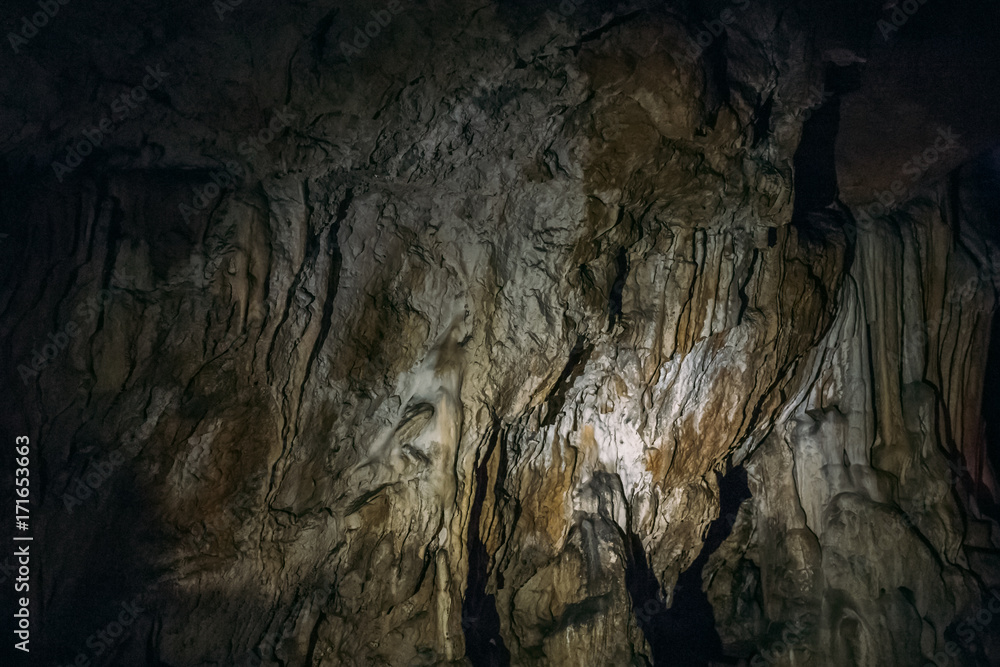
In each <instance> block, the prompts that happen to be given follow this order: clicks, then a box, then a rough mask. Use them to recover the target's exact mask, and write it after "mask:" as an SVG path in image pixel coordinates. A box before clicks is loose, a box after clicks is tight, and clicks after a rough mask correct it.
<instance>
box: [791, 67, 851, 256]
mask: <svg viewBox="0 0 1000 667" xmlns="http://www.w3.org/2000/svg"><path fill="white" fill-rule="evenodd" d="M823 85H824V91H825V93H826V94H827V95H828V97H829V99H828V100H827V101H826V102H824V103H823V104H821V105H820V106H819V107H818V108H817V109H815V110H814V111H813V112H812V115H811V116H810V117H809V118H808V119H807V120H806V121H805V122H804V123H803V124H802V140H801V142H800V143H799V147H798V149H797V150H796V151H795V157H794V158H793V165H794V168H795V183H794V187H795V205H794V207H793V209H792V225H793V226H794V227H795V228H796V229H797V230H798V232H799V234H800V236H801V237H803V238H805V239H807V240H810V241H813V242H817V243H822V242H823V240H824V239H825V237H826V236H827V233H828V232H829V231H831V229H832V228H833V227H834V226H836V225H837V224H838V223H837V222H836V217H835V216H831V215H825V214H824V213H825V211H824V209H827V207H830V206H831V205H834V204H835V203H836V202H837V196H838V194H839V190H838V187H837V163H836V152H835V151H836V143H837V134H838V132H839V131H840V102H841V98H842V96H843V95H845V94H847V93H849V92H851V91H853V90H856V89H857V88H858V86H859V85H860V69H859V68H858V66H857V64H852V65H849V66H846V67H841V66H837V65H834V64H833V63H828V64H827V69H826V76H825V81H824V84H823Z"/></svg>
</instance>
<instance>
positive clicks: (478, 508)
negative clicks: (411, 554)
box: [462, 424, 510, 667]
mask: <svg viewBox="0 0 1000 667" xmlns="http://www.w3.org/2000/svg"><path fill="white" fill-rule="evenodd" d="M500 434H501V430H500V427H499V424H494V427H493V433H492V435H491V437H490V442H489V445H488V446H487V449H486V454H485V455H484V456H483V459H482V461H481V462H480V463H479V466H478V467H477V468H476V495H475V498H474V499H473V502H472V512H471V515H470V517H469V578H468V582H467V585H466V589H465V599H464V600H462V631H463V632H464V633H465V654H466V656H467V657H468V658H469V662H471V663H472V665H473V667H501V666H504V665H510V651H508V650H507V647H506V646H505V645H504V642H503V637H501V636H500V615H499V614H498V613H497V605H496V598H495V597H494V596H493V595H492V594H490V593H487V592H486V584H487V582H488V581H489V563H490V556H489V554H488V553H487V552H486V545H485V544H483V541H482V539H481V538H480V536H479V520H480V517H481V516H482V512H483V501H484V500H485V498H486V485H487V483H488V482H489V470H488V466H489V462H490V457H491V456H492V455H493V450H494V449H496V446H497V443H498V442H499V440H500Z"/></svg>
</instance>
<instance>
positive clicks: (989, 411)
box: [980, 310, 1000, 521]
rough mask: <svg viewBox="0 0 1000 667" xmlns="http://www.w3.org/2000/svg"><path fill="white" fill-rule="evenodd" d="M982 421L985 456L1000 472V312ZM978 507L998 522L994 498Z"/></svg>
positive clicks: (988, 360) (994, 329)
mask: <svg viewBox="0 0 1000 667" xmlns="http://www.w3.org/2000/svg"><path fill="white" fill-rule="evenodd" d="M983 420H984V421H985V422H986V456H987V458H988V459H989V462H990V466H991V467H992V468H993V471H994V472H996V471H997V470H1000V310H998V311H996V312H995V313H994V314H993V326H992V332H991V334H990V349H989V353H988V356H987V358H986V377H985V380H984V382H983ZM980 507H981V508H982V509H983V510H985V511H987V512H988V514H989V515H990V518H992V519H994V520H995V521H1000V505H998V504H997V502H996V499H994V498H980Z"/></svg>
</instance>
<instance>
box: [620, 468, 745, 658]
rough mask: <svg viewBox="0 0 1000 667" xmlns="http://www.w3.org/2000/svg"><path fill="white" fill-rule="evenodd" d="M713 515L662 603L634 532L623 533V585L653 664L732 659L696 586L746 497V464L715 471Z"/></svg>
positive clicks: (654, 577) (708, 607) (699, 583)
mask: <svg viewBox="0 0 1000 667" xmlns="http://www.w3.org/2000/svg"><path fill="white" fill-rule="evenodd" d="M716 474H717V476H718V480H719V518H718V519H716V520H715V521H713V522H712V524H711V525H710V526H709V528H708V532H707V534H706V536H705V542H704V544H703V546H702V549H701V553H699V554H698V557H697V558H696V559H695V561H694V563H692V564H691V567H689V568H688V569H687V570H685V571H684V572H682V573H681V575H680V577H678V579H677V585H676V586H674V595H673V604H672V605H671V606H670V607H669V608H666V606H665V605H664V603H663V597H662V593H661V587H660V584H659V582H658V581H657V579H656V575H655V574H654V573H653V571H652V568H650V566H649V563H648V561H647V559H646V553H645V551H644V549H643V547H642V542H641V541H640V540H639V537H638V536H637V535H635V534H634V533H630V534H629V535H628V540H627V542H626V550H627V557H628V562H627V563H626V567H625V585H626V586H627V587H628V591H629V595H630V597H631V598H632V605H633V609H634V611H635V614H636V618H637V619H638V622H639V627H640V628H641V629H642V632H643V635H645V637H646V641H647V642H649V646H650V649H651V650H652V653H653V664H654V665H685V666H690V667H695V666H697V665H708V664H710V663H712V664H732V665H735V664H738V661H737V659H735V658H730V657H728V656H725V655H724V654H723V652H722V640H721V639H720V638H719V633H718V632H717V631H716V629H715V615H714V613H713V611H712V606H711V605H710V604H709V602H708V596H707V595H706V594H705V592H704V591H702V570H703V569H704V567H705V564H706V563H707V562H708V558H709V556H711V555H712V553H714V552H715V550H716V549H718V548H719V546H720V545H721V544H722V542H723V541H724V540H725V539H726V538H727V537H729V534H730V533H731V532H732V529H733V522H734V521H735V517H736V513H737V511H738V510H739V507H740V504H741V503H742V502H743V501H744V500H746V499H747V498H749V497H750V488H749V486H748V485H747V474H746V470H745V469H744V468H743V467H742V466H740V467H736V468H732V469H731V470H730V471H729V472H728V473H726V475H724V476H723V475H718V473H716Z"/></svg>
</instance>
